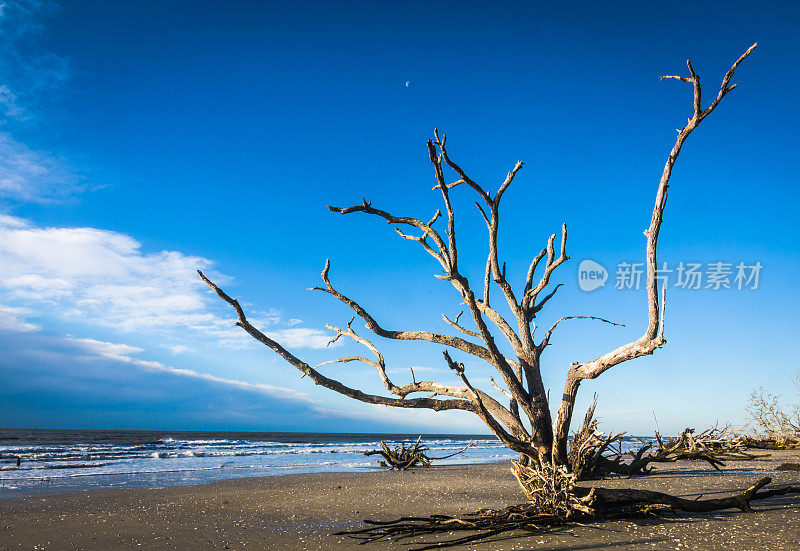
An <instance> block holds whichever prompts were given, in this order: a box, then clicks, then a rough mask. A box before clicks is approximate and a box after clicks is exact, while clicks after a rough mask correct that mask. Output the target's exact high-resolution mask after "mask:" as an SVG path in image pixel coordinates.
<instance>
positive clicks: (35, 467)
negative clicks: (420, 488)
mask: <svg viewBox="0 0 800 551" xmlns="http://www.w3.org/2000/svg"><path fill="white" fill-rule="evenodd" d="M418 436H419V435H418V434H338V433H302V432H194V431H192V432H187V431H132V430H123V431H117V430H46V429H0V498H3V497H16V496H22V495H30V494H34V493H38V492H52V491H60V490H85V489H91V488H125V487H134V486H149V487H158V486H175V485H187V484H204V483H207V482H213V481H216V480H225V479H231V478H244V477H257V476H275V475H283V474H297V473H316V472H346V471H355V470H379V469H380V467H378V459H379V456H371V457H366V456H364V455H363V452H365V451H369V450H374V449H377V448H379V447H380V442H381V440H383V441H385V442H386V443H387V444H388V443H392V444H394V443H401V442H406V443H413V442H414V441H415V440H416V439H417V437H418ZM422 441H423V442H424V444H425V445H426V446H428V447H429V448H430V451H429V452H427V453H428V455H429V456H431V457H441V456H445V455H448V454H451V453H454V452H456V451H458V450H459V449H461V448H463V447H464V446H465V445H467V444H468V443H469V442H474V446H473V447H471V448H469V449H468V450H467V451H465V452H464V453H462V454H460V455H457V456H455V457H451V458H448V459H443V460H441V461H434V462H433V463H434V465H454V464H466V463H486V462H493V461H503V460H508V459H513V458H515V457H517V454H515V453H514V452H512V451H510V450H509V449H508V448H506V447H505V446H504V445H503V444H501V443H500V442H499V441H498V440H497V438H495V437H494V436H489V435H462V434H458V435H456V434H423V435H422ZM18 459H19V467H18V466H17V460H18Z"/></svg>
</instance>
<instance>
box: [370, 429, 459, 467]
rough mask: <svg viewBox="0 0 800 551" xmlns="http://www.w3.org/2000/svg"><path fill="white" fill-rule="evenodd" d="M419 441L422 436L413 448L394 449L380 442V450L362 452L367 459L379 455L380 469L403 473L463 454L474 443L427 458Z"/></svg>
mask: <svg viewBox="0 0 800 551" xmlns="http://www.w3.org/2000/svg"><path fill="white" fill-rule="evenodd" d="M420 440H422V436H420V437H419V438H417V441H416V442H414V445H413V446H409V447H406V445H405V443H402V444H400V445H397V446H395V447H394V448H389V446H387V445H386V442H384V441H383V440H381V449H379V450H371V451H368V452H364V455H366V456H368V457H369V456H371V455H380V456H382V457H383V459H384V461H379V462H378V464H379V465H380V466H381V467H385V468H387V469H392V470H395V471H405V470H406V469H410V468H412V467H430V466H431V461H438V460H441V459H447V458H449V457H454V456H456V455H459V454H461V453H464V452H465V451H467V450H468V449H469V448H471V447H472V446H474V445H475V443H474V442H470V443H469V444H467V445H466V446H464V447H463V448H462V449H461V450H459V451H457V452H455V453H451V454H449V455H445V456H442V457H428V455H427V454H426V453H425V452H427V451H428V450H429V448H428V447H427V446H424V445H422V444H420Z"/></svg>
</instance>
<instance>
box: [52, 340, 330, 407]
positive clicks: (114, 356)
mask: <svg viewBox="0 0 800 551" xmlns="http://www.w3.org/2000/svg"><path fill="white" fill-rule="evenodd" d="M66 340H67V341H69V342H71V343H73V344H75V345H77V346H79V347H80V348H82V349H84V350H85V351H86V352H88V353H90V354H95V355H97V356H99V357H101V358H106V359H110V360H115V361H117V362H122V363H126V364H130V365H134V366H136V367H142V368H145V369H151V370H156V371H161V372H164V373H170V374H172V375H176V376H179V377H191V378H193V379H202V380H204V381H211V382H213V383H219V384H222V385H227V386H233V387H236V388H239V389H242V390H251V391H255V392H262V393H265V394H269V395H270V396H279V397H281V398H289V399H293V400H303V401H306V402H309V403H313V404H316V403H318V402H317V401H315V400H312V399H311V398H309V397H308V395H306V394H305V393H302V392H297V391H296V390H293V389H291V388H282V387H278V386H273V385H266V384H262V383H248V382H245V381H240V380H237V379H227V378H224V377H217V376H216V375H210V374H208V373H199V372H197V371H194V370H192V369H181V368H177V367H171V366H168V365H165V364H163V363H161V362H157V361H152V360H142V359H140V358H136V357H134V356H133V355H134V354H139V353H141V352H144V350H143V349H142V348H138V347H135V346H130V345H128V344H122V343H113V342H105V341H99V340H96V339H76V338H69V339H66Z"/></svg>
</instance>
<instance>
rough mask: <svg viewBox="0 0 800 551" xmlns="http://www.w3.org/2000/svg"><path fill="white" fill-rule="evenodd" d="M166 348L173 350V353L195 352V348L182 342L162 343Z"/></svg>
mask: <svg viewBox="0 0 800 551" xmlns="http://www.w3.org/2000/svg"><path fill="white" fill-rule="evenodd" d="M162 346H163V347H164V348H166V349H167V350H169V351H170V352H172V353H173V354H184V353H186V352H194V349H192V348H189V347H188V346H184V345H182V344H175V345H166V344H165V345H162Z"/></svg>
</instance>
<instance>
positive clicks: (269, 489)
mask: <svg viewBox="0 0 800 551" xmlns="http://www.w3.org/2000/svg"><path fill="white" fill-rule="evenodd" d="M798 460H800V453H798V452H775V453H773V454H772V458H771V459H769V460H759V461H736V462H729V463H728V466H727V472H725V473H716V472H714V471H710V470H709V469H707V468H705V466H704V465H700V464H697V463H689V462H681V463H677V464H671V465H662V466H660V467H659V468H658V470H657V472H654V473H652V474H651V475H649V476H647V477H642V478H637V479H632V480H624V479H623V480H620V479H615V480H606V481H602V482H597V483H595V484H596V485H598V486H605V487H635V488H647V489H652V490H659V491H665V492H670V493H674V494H676V495H680V496H684V497H692V498H693V497H696V496H697V495H698V494H703V495H704V496H705V497H719V496H721V495H724V494H727V493H732V492H737V491H741V490H742V489H744V488H745V487H747V486H748V485H750V484H751V483H753V482H754V481H755V480H757V479H758V478H760V477H762V476H764V475H763V474H762V473H763V472H764V471H772V470H774V468H775V467H776V466H777V465H778V464H780V463H783V462H798ZM768 474H769V476H772V478H773V484H787V483H793V484H797V483H798V482H800V473H799V472H791V471H789V472H769V473H768ZM521 499H522V498H521V493H520V491H519V489H518V488H517V485H516V481H515V480H514V478H513V476H512V475H511V473H510V472H509V470H508V464H507V463H495V464H488V465H469V466H457V467H439V468H431V469H419V470H415V471H410V472H380V473H370V472H364V473H329V474H311V475H289V476H279V477H272V478H257V479H240V480H230V481H224V482H218V483H214V484H207V485H202V486H180V487H169V488H130V489H114V490H90V491H80V492H65V493H54V494H49V495H44V494H37V495H35V496H32V497H25V498H10V499H0V549H3V550H6V549H9V550H11V549H68V550H77V549H84V550H106V549H192V550H195V549H287V550H288V549H362V550H364V549H366V550H369V549H385V548H391V549H403V548H407V546H404V545H402V544H398V543H378V544H371V545H367V546H359V545H357V544H355V543H354V542H353V541H352V540H349V539H348V538H346V537H341V536H333V535H331V534H332V533H333V532H336V531H338V530H343V529H352V528H358V527H361V526H363V525H362V523H361V519H363V518H375V519H391V518H395V517H399V516H403V515H427V514H434V513H444V514H454V513H465V512H470V511H474V510H476V509H480V508H483V507H503V506H506V505H511V504H514V503H519V502H520V501H521ZM754 505H755V508H756V509H757V510H758V511H759V512H758V513H757V514H744V513H741V512H737V511H724V512H717V513H713V514H703V515H687V516H685V517H682V518H679V519H642V520H636V521H615V522H603V523H599V524H596V525H593V526H586V527H582V526H577V527H570V528H568V529H563V530H561V531H559V532H557V533H549V534H542V535H530V534H525V535H522V534H513V535H511V536H510V537H509V536H505V537H502V538H500V539H496V540H494V541H491V542H488V543H482V544H476V545H471V546H469V547H462V548H461V549H478V550H487V551H488V550H492V551H494V550H506V549H537V550H543V549H548V550H561V549H583V550H590V549H591V550H594V549H614V550H626V549H702V550H709V549H725V550H729V549H746V550H750V549H800V496H797V495H794V496H784V497H777V498H773V499H770V500H766V501H762V502H756V503H755V504H754Z"/></svg>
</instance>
